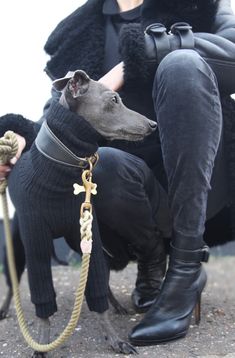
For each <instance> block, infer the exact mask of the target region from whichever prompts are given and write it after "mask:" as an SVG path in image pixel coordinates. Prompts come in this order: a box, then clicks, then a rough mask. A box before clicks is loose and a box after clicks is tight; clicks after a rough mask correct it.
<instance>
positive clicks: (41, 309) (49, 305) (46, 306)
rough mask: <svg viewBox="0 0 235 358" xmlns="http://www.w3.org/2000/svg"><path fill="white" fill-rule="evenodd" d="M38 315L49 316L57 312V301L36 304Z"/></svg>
mask: <svg viewBox="0 0 235 358" xmlns="http://www.w3.org/2000/svg"><path fill="white" fill-rule="evenodd" d="M35 310H36V316H37V317H40V318H48V317H50V316H52V315H53V314H54V313H55V312H57V305H56V301H55V300H54V301H51V302H46V303H42V304H35Z"/></svg>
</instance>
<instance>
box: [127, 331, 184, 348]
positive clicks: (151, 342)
mask: <svg viewBox="0 0 235 358" xmlns="http://www.w3.org/2000/svg"><path fill="white" fill-rule="evenodd" d="M187 333H188V331H184V332H181V333H179V334H177V335H175V336H174V337H170V338H166V339H157V340H156V339H154V340H146V341H138V340H133V339H130V342H131V344H133V345H134V346H154V345H157V344H161V343H168V342H172V341H176V340H177V339H180V338H184V337H185V336H186V335H187Z"/></svg>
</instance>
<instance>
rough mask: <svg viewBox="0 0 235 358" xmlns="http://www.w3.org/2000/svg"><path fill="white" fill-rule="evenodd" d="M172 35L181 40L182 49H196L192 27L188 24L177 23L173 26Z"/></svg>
mask: <svg viewBox="0 0 235 358" xmlns="http://www.w3.org/2000/svg"><path fill="white" fill-rule="evenodd" d="M171 33H172V34H174V35H178V36H179V38H180V48H183V49H192V48H194V36H193V32H192V26H190V25H189V24H187V22H176V23H175V24H173V25H172V26H171Z"/></svg>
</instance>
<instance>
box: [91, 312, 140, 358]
mask: <svg viewBox="0 0 235 358" xmlns="http://www.w3.org/2000/svg"><path fill="white" fill-rule="evenodd" d="M97 315H98V319H99V322H100V325H101V328H102V331H103V332H104V333H105V338H106V340H107V342H108V345H109V346H110V347H111V348H112V349H113V350H114V352H116V353H124V354H133V353H138V352H137V350H136V349H135V348H134V347H133V346H132V345H131V344H130V343H128V342H126V341H124V340H123V339H121V338H119V336H118V334H117V332H116V331H115V329H114V327H113V326H112V324H111V322H110V319H109V314H108V310H107V311H105V312H103V313H97Z"/></svg>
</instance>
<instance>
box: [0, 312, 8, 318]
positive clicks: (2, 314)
mask: <svg viewBox="0 0 235 358" xmlns="http://www.w3.org/2000/svg"><path fill="white" fill-rule="evenodd" d="M7 313H8V312H7V311H5V310H0V321H1V320H2V319H5V318H6V317H7Z"/></svg>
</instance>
